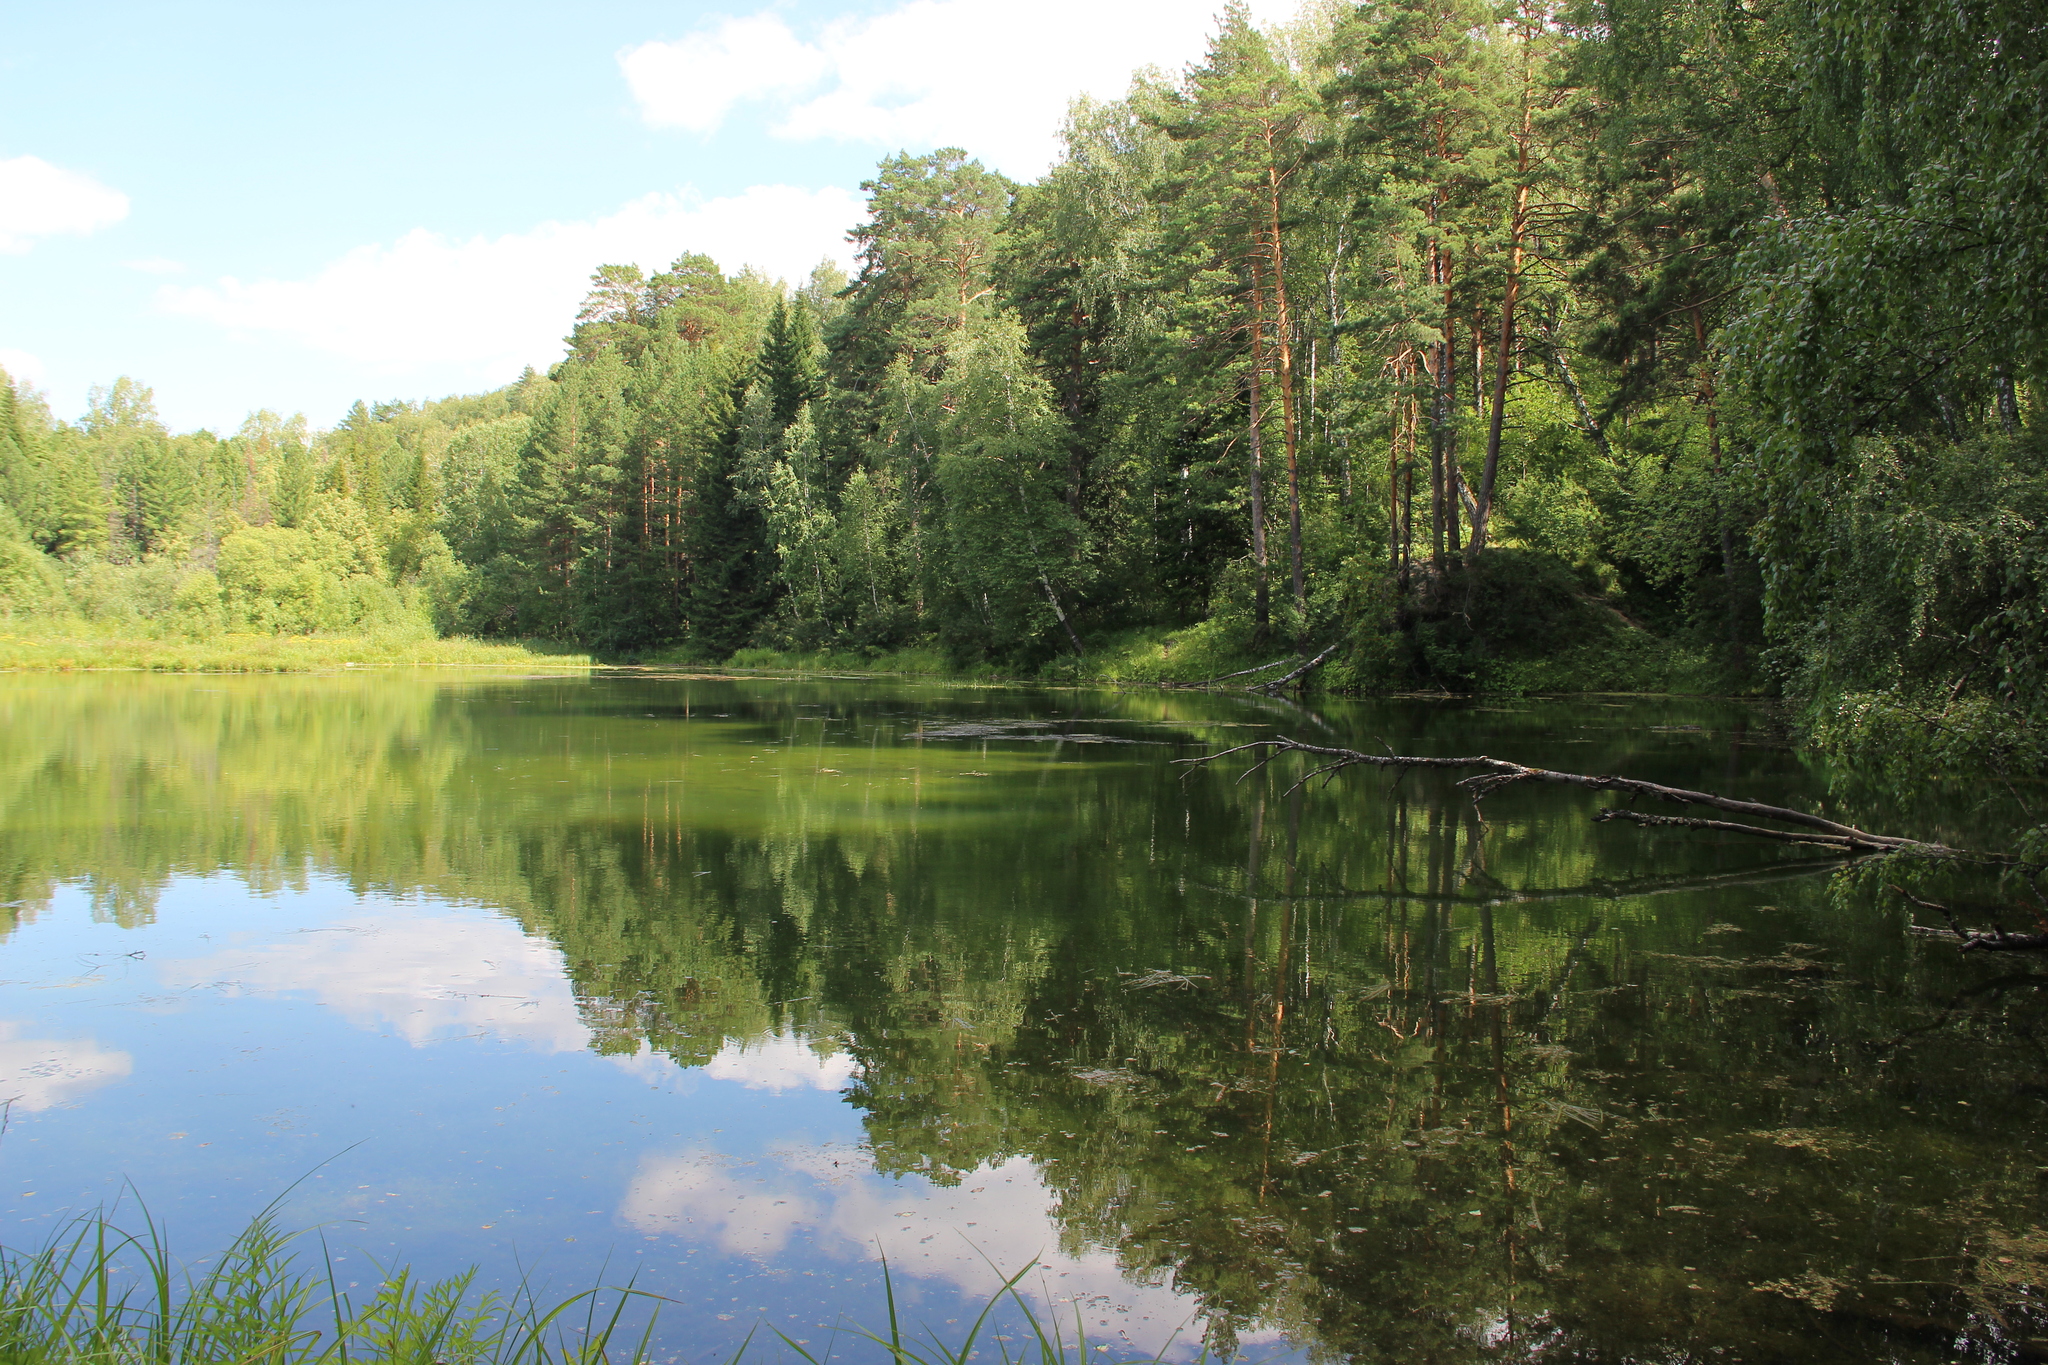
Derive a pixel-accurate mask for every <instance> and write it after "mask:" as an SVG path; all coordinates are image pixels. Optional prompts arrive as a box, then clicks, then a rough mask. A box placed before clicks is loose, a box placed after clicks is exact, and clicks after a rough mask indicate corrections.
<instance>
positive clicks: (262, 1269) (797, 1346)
mask: <svg viewBox="0 0 2048 1365" xmlns="http://www.w3.org/2000/svg"><path fill="white" fill-rule="evenodd" d="M135 1221H137V1222H139V1224H140V1227H139V1230H129V1229H125V1228H123V1227H122V1226H120V1225H119V1224H117V1223H116V1222H115V1221H114V1220H113V1219H112V1218H111V1217H110V1216H109V1215H108V1214H107V1213H106V1211H104V1210H101V1211H98V1212H94V1213H89V1214H85V1215H83V1216H81V1217H79V1218H77V1219H75V1220H73V1221H72V1222H71V1223H70V1224H68V1225H67V1226H65V1227H64V1228H62V1229H60V1230H59V1231H58V1232H57V1233H56V1234H55V1235H53V1236H52V1237H51V1238H50V1240H49V1241H47V1242H45V1243H44V1244H43V1245H42V1246H41V1247H39V1248H37V1249H35V1250H33V1251H20V1250H15V1249H12V1248H7V1247H0V1361H8V1362H23V1363H24V1365H350V1362H352V1361H354V1362H361V1365H609V1363H610V1362H611V1361H614V1360H617V1361H619V1362H622V1365H643V1362H648V1361H651V1360H653V1359H656V1358H665V1357H657V1356H656V1355H655V1353H654V1352H653V1351H652V1350H651V1349H650V1347H651V1343H652V1341H653V1338H654V1329H655V1324H656V1320H657V1316H658V1308H659V1304H660V1302H662V1300H661V1299H660V1297H659V1296H658V1295H654V1294H649V1293H646V1292H644V1291H641V1290H637V1289H635V1288H633V1287H632V1286H631V1285H630V1284H627V1285H623V1286H603V1287H599V1288H594V1289H588V1290H585V1291H583V1292H582V1293H579V1294H572V1295H570V1296H569V1297H567V1298H564V1299H559V1300H552V1301H549V1300H543V1299H542V1298H541V1297H540V1295H539V1293H538V1291H536V1290H534V1289H533V1288H531V1287H530V1285H529V1284H527V1283H522V1284H521V1286H520V1287H519V1288H518V1289H515V1290H514V1291H512V1292H511V1293H510V1294H499V1293H496V1292H495V1291H486V1292H482V1293H479V1292H477V1291H476V1290H475V1288H474V1285H475V1281H476V1273H477V1272H476V1270H475V1268H474V1267H472V1268H471V1269H470V1270H468V1271H465V1272H464V1273H462V1274H460V1275H455V1276H451V1277H450V1278H448V1279H445V1280H440V1281H436V1282H431V1283H430V1282H427V1281H423V1280H419V1279H416V1278H415V1277H414V1276H413V1274H412V1272H411V1271H410V1270H409V1269H407V1268H405V1267H402V1266H393V1267H388V1268H385V1269H384V1270H383V1271H382V1275H383V1278H382V1280H381V1281H380V1282H379V1283H377V1284H376V1285H375V1286H374V1288H373V1289H372V1290H371V1291H370V1293H369V1294H368V1295H366V1296H362V1295H352V1294H351V1293H350V1292H349V1290H347V1289H345V1288H343V1287H342V1286H341V1284H340V1282H339V1281H338V1279H337V1278H336V1275H335V1271H334V1265H333V1262H332V1260H331V1256H330V1253H329V1248H328V1247H327V1244H326V1242H325V1241H324V1240H322V1241H321V1242H319V1243H318V1246H319V1255H318V1260H319V1266H320V1268H319V1269H318V1270H307V1269H304V1268H302V1266H301V1259H302V1258H301V1256H300V1255H299V1254H298V1253H299V1250H300V1247H299V1244H300V1242H301V1240H302V1239H303V1237H304V1234H300V1233H288V1232H284V1231H282V1230H280V1228H279V1226H278V1224H277V1220H276V1217H275V1211H274V1209H273V1210H266V1211H265V1212H264V1213H262V1214H260V1215H258V1216H257V1217H256V1218H255V1219H253V1220H252V1221H251V1222H250V1224H249V1225H248V1227H247V1228H245V1229H243V1231H242V1233H241V1235H240V1236H238V1237H237V1238H236V1239H235V1241H234V1243H233V1244H232V1245H231V1246H229V1247H228V1248H227V1249H226V1250H225V1251H224V1252H222V1253H221V1254H219V1255H217V1256H211V1257H207V1258H204V1259H202V1260H200V1261H196V1262H190V1263H185V1262H181V1261H180V1260H179V1259H178V1258H177V1257H176V1256H175V1255H174V1254H173V1253H172V1250H171V1248H170V1246H169V1245H168V1242H167V1240H166V1237H165V1233H164V1229H163V1228H161V1227H160V1226H158V1225H157V1224H156V1223H154V1222H153V1221H151V1220H150V1219H149V1218H148V1217H147V1215H146V1214H144V1215H141V1216H139V1218H138V1219H137V1220H135ZM303 1259H305V1260H312V1259H313V1257H312V1256H310V1255H309V1256H306V1257H304V1258H303ZM201 1267H204V1269H201ZM1031 1269H1032V1265H1029V1264H1027V1265H1026V1266H1025V1267H1024V1269H1022V1270H1019V1271H1018V1272H1017V1273H1016V1274H1014V1275H1012V1276H1011V1277H1010V1278H1009V1279H1008V1280H1007V1281H1005V1282H1004V1283H1003V1285H1002V1286H1001V1287H1000V1288H999V1289H997V1290H996V1291H995V1293H994V1294H993V1295H991V1296H990V1298H989V1300H988V1301H987V1303H986V1304H985V1305H984V1307H983V1308H982V1310H981V1313H980V1315H979V1316H978V1317H977V1318H975V1320H974V1322H973V1323H972V1324H971V1325H970V1326H969V1327H968V1328H967V1329H966V1331H965V1332H964V1333H961V1334H960V1335H959V1339H957V1340H954V1341H947V1340H944V1339H942V1338H940V1337H939V1336H937V1335H936V1334H935V1333H933V1332H931V1331H929V1330H922V1331H919V1332H913V1331H910V1330H908V1327H907V1324H905V1323H904V1321H903V1320H902V1318H901V1316H900V1314H899V1312H898V1307H897V1302H896V1293H895V1286H894V1284H893V1282H892V1280H891V1278H890V1275H889V1269H888V1266H887V1264H886V1263H884V1265H883V1267H882V1274H881V1276H880V1280H879V1283H878V1284H877V1285H876V1294H875V1301H876V1302H875V1306H876V1307H877V1308H878V1309H879V1310H881V1311H880V1312H879V1313H878V1314H877V1318H878V1321H877V1322H876V1324H875V1326H876V1327H877V1328H879V1330H870V1329H869V1328H867V1327H865V1326H863V1325H861V1324H858V1323H851V1322H850V1323H847V1324H846V1326H845V1329H844V1330H845V1333H846V1336H847V1337H848V1338H849V1339H850V1340H851V1341H852V1342H856V1343H858V1342H865V1343H868V1344H869V1345H872V1346H874V1347H876V1348H879V1349H878V1354H886V1356H887V1358H888V1359H889V1360H890V1361H892V1362H894V1365H966V1362H967V1361H968V1360H969V1359H970V1358H972V1357H974V1356H975V1355H976V1354H977V1350H976V1347H977V1343H978V1342H980V1341H981V1340H983V1339H985V1334H987V1333H988V1332H992V1331H993V1330H994V1329H993V1327H992V1326H991V1322H992V1318H993V1315H994V1313H995V1312H996V1310H997V1309H998V1308H999V1307H1001V1306H1002V1305H1003V1304H1004V1303H1005V1302H1008V1303H1010V1304H1012V1305H1014V1307H1015V1308H1016V1309H1017V1310H1019V1311H1020V1313H1021V1316H1022V1318H1023V1320H1024V1329H1025V1330H1024V1337H1025V1341H1024V1343H1023V1344H1022V1347H1021V1349H1016V1348H1013V1347H1011V1346H1009V1345H1007V1344H1006V1345H1004V1346H1002V1347H1001V1348H1000V1351H999V1355H1000V1358H1001V1360H1003V1361H1004V1362H1007V1363H1008V1365H1082V1362H1084V1361H1089V1360H1093V1359H1096V1358H1097V1356H1098V1354H1099V1353H1101V1352H1102V1351H1103V1349H1104V1348H1103V1347H1100V1346H1098V1347H1095V1348H1094V1349H1093V1351H1091V1350H1090V1348H1089V1346H1088V1343H1087V1338H1086V1333H1085V1331H1084V1330H1083V1327H1082V1323H1081V1320H1080V1317H1079V1312H1078V1310H1076V1315H1075V1321H1074V1323H1073V1330H1074V1336H1073V1337H1072V1338H1071V1339H1069V1338H1068V1337H1067V1336H1066V1334H1065V1332H1064V1331H1062V1330H1061V1327H1060V1325H1059V1324H1058V1323H1057V1322H1048V1321H1045V1320H1043V1319H1041V1318H1040V1317H1039V1316H1038V1314H1037V1313H1036V1312H1035V1311H1034V1310H1033V1309H1032V1307H1031V1305H1030V1303H1029V1302H1028V1301H1027V1300H1026V1299H1025V1298H1024V1297H1023V1296H1022V1295H1021V1294H1019V1293H1018V1292H1017V1290H1016V1286H1017V1284H1018V1282H1019V1281H1020V1280H1022V1279H1023V1278H1024V1276H1025V1275H1026V1273H1028V1272H1029V1271H1030V1270H1031ZM629 1319H631V1320H632V1321H634V1322H636V1323H637V1324H638V1326H637V1328H636V1329H628V1328H627V1327H626V1323H627V1322H628V1320H629ZM1003 1340H1004V1341H1005V1342H1007V1341H1008V1340H1009V1339H1008V1338H1004V1339H1003ZM778 1342H779V1343H780V1345H782V1346H783V1347H786V1348H787V1349H788V1351H789V1352H791V1353H793V1354H795V1355H796V1356H798V1357H800V1358H802V1359H803V1360H806V1361H811V1362H813V1363H814V1365H823V1363H822V1362H819V1361H818V1358H817V1357H816V1356H813V1355H812V1354H811V1353H810V1352H809V1351H807V1350H805V1349H804V1347H803V1345H802V1343H799V1342H796V1341H792V1340H791V1339H790V1338H788V1337H787V1336H784V1335H783V1334H782V1333H781V1332H779V1331H777V1330H776V1329H774V1328H773V1327H768V1328H766V1329H765V1330H757V1332H756V1333H749V1334H748V1336H747V1338H746V1340H745V1342H743V1343H742V1345H741V1346H740V1348H739V1350H738V1352H737V1353H736V1354H735V1355H734V1356H733V1358H732V1360H731V1362H729V1365H741V1362H744V1361H746V1360H748V1359H751V1358H752V1357H754V1356H759V1355H765V1354H774V1355H776V1356H778V1357H780V1356H782V1354H783V1353H782V1352H780V1351H775V1350H773V1347H774V1346H775V1344H777V1343H778ZM762 1348H768V1349H766V1350H764V1349H762ZM1205 1354H1206V1353H1205ZM829 1356H830V1353H829V1352H828V1353H827V1359H829ZM784 1358H786V1357H784ZM1157 1360H1158V1358H1157V1357H1154V1358H1152V1362H1151V1365H1157Z"/></svg>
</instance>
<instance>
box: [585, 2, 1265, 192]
mask: <svg viewBox="0 0 2048 1365" xmlns="http://www.w3.org/2000/svg"><path fill="white" fill-rule="evenodd" d="M1294 7H1295V0H1287V2H1286V3H1284V4H1283V3H1280V2H1279V0H1266V3H1263V4H1260V5H1256V6H1254V14H1255V17H1257V18H1259V19H1261V20H1269V19H1278V18H1286V17H1290V16H1291V15H1292V13H1293V11H1294ZM1221 8H1222V4H1221V0H1115V3H1111V4H1104V3H1102V0H1040V2H1039V3H1037V4H1034V5H1028V6H1019V5H994V4H990V3H988V0H908V3H905V4H902V5H900V6H898V7H897V8H896V9H893V10H889V11H887V12H885V13H882V14H879V15H875V16H872V17H869V18H858V19H841V20H838V21H836V22H834V23H832V24H829V25H827V26H826V27H825V28H824V29H823V30H822V31H821V32H820V33H819V34H818V37H817V39H816V40H815V41H813V42H804V41H802V40H800V39H798V38H797V37H796V35H794V34H793V33H791V32H790V30H789V28H788V27H787V26H786V25H784V23H783V22H782V20H781V19H779V18H777V17H775V16H774V15H773V14H771V13H762V14H758V15H755V16H753V17H751V18H747V19H727V20H724V21H722V22H721V23H720V24H719V25H718V26H717V27H715V28H711V29H706V30H703V31H700V32H698V33H694V34H691V35H690V36H688V37H685V38H681V39H678V40H676V41H674V42H665V43H664V42H650V43H642V44H641V45H639V46H638V47H634V48H631V49H629V50H627V51H625V52H623V53H621V54H620V55H619V66H620V69H621V70H622V71H623V73H624V74H625V77H626V81H627V84H628V86H629V87H630V88H631V90H632V92H633V96H634V98H635V99H636V100H637V101H638V102H639V104H640V111H641V115H642V117H644V118H645V119H646V120H647V122H648V123H650V124H652V125H654V126H656V127H682V128H688V129H692V130H694V131H697V132H709V131H711V130H712V129H713V128H715V127H717V125H718V124H719V122H720V121H721V120H722V119H723V118H724V116H725V115H726V113H727V112H728V111H730V110H731V109H732V107H733V106H734V105H736V104H738V103H739V102H740V101H742V100H749V99H751V100H756V101H767V102H770V103H772V104H773V105H775V106H776V107H777V109H778V111H779V112H780V115H781V117H780V119H779V121H778V122H777V123H775V125H774V131H775V132H776V133H777V134H778V135H780V136H783V137H788V138H803V139H810V138H825V139H834V140H838V141H853V142H865V143H870V144H874V145H876V146H880V147H886V148H891V149H894V148H896V147H912V148H915V147H933V146H959V147H964V148H966V149H967V151H968V152H970V153H971V154H973V155H975V156H978V157H980V158H981V159H982V160H983V161H984V162H985V163H987V164H989V165H991V166H993V167H995V168H996V169H998V170H1001V171H1003V172H1004V173H1006V174H1008V175H1011V176H1016V177H1018V178H1021V179H1030V178H1033V177H1035V176H1037V175H1039V174H1040V173H1042V172H1043V171H1044V170H1045V169H1046V167H1047V166H1049V165H1051V164H1052V161H1053V159H1054V158H1055V156H1056V155H1057V154H1058V151H1059V128H1060V124H1061V122H1062V120H1063V119H1064V118H1065V116H1066V110H1067V105H1068V103H1069V101H1071V100H1072V99H1073V98H1074V97H1075V96H1076V95H1079V94H1083V93H1086V94H1090V95H1093V96H1096V97H1097V98H1102V99H1113V98H1115V97H1117V96H1120V95H1122V94H1123V93H1124V91H1125V90H1126V89H1127V88H1129V85H1130V78H1131V73H1132V72H1133V71H1136V70H1137V69H1139V68H1140V67H1145V66H1160V67H1163V68H1165V69H1167V70H1169V71H1172V70H1176V69H1177V68H1179V67H1180V66H1181V65H1183V64H1185V63H1187V62H1192V61H1198V60H1200V59H1201V57H1202V55H1203V53H1204V52H1205V51H1206V49H1207V41H1208V37H1209V34H1210V32H1211V31H1212V30H1213V28H1214V27H1215V16H1216V14H1217V13H1218V11H1220V10H1221ZM1077 35H1078V36H1077ZM806 96H808V97H806Z"/></svg>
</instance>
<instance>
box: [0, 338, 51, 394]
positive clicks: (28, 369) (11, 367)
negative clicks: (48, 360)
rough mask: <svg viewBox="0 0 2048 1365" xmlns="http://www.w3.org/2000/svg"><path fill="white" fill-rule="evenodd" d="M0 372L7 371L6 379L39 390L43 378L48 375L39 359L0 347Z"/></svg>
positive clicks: (25, 353)
mask: <svg viewBox="0 0 2048 1365" xmlns="http://www.w3.org/2000/svg"><path fill="white" fill-rule="evenodd" d="M0 370H5V371H7V375H8V378H10V379H12V380H13V381H14V382H15V383H17V384H27V385H28V386H30V387H31V388H41V387H42V384H43V376H44V375H45V374H47V373H48V371H47V370H46V369H45V368H44V366H43V362H42V359H41V358H40V357H38V356H32V355H30V354H29V353H28V352H27V351H11V350H8V349H7V348H5V347H0Z"/></svg>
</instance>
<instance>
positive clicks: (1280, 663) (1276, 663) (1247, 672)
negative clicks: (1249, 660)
mask: <svg viewBox="0 0 2048 1365" xmlns="http://www.w3.org/2000/svg"><path fill="white" fill-rule="evenodd" d="M1300 657H1301V656H1300V655H1299V654H1290V655H1288V656H1287V657H1286V658H1284V659H1275V660H1273V662H1272V663H1269V664H1260V665H1259V666H1258V667H1257V668H1240V669H1239V670H1237V672H1235V673H1224V674H1221V675H1219V676H1217V677H1214V678H1204V679H1202V680H1201V681H1200V682H1168V683H1167V684H1165V685H1166V686H1167V687H1186V688H1196V687H1214V686H1215V685H1216V684H1217V683H1220V682H1229V681H1230V680H1231V679H1232V678H1244V677H1249V676H1251V675H1252V674H1254V673H1264V672H1265V671H1266V670H1267V669H1269V668H1281V667H1284V666H1285V665H1287V664H1291V663H1293V662H1294V661H1295V660H1296V659H1298V658H1300ZM1245 686H1246V687H1257V686H1259V684H1257V683H1246V684H1245Z"/></svg>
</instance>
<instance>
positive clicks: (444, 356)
mask: <svg viewBox="0 0 2048 1365" xmlns="http://www.w3.org/2000/svg"><path fill="white" fill-rule="evenodd" d="M862 212H863V207H862V203H861V200H860V198H859V196H857V195H855V194H854V193H853V192H852V191H850V190H843V189H838V188H826V189H820V190H805V189H797V188H794V187H792V186H788V185H756V186H754V187H752V188H751V189H748V190H746V191H745V192H743V193H741V194H737V195H733V196H730V197H727V198H721V199H711V200H701V199H698V198H697V197H695V196H692V195H674V194H650V195H647V196H646V197H644V198H641V199H636V200H634V201H633V202H632V203H629V204H627V205H626V206H625V207H623V208H621V209H620V210H619V211H618V212H617V213H614V214H611V215H609V216H607V217H604V218H599V219H595V220H593V221H589V222H567V223H561V222H549V223H542V224H541V225H540V226H539V227H536V228H534V229H533V230H532V231H530V232H521V233H511V234H508V235H506V236H503V237H472V238H470V239H468V240H467V241H458V240H456V239H454V238H451V237H447V236H445V235H443V234H441V233H438V232H428V231H427V230H425V229H424V228H420V229H415V230H414V231H412V232H409V233H407V234H406V235H405V236H403V237H401V238H399V239H398V240H397V241H395V242H391V243H389V244H383V243H379V244H376V245H371V246H361V247H357V248H356V249H355V250H353V251H350V252H349V253H347V254H346V255H344V256H342V257H341V258H340V259H338V260H335V261H332V262H330V263H329V264H327V265H326V266H324V267H323V268H321V269H320V270H318V271H317V272H315V273H314V274H312V275H310V276H308V277H306V278H303V279H296V280H273V279H259V280H240V279H235V278H232V277H228V278H223V279H221V280H218V281H216V282H215V283H213V284H211V285H198V286H179V285H166V286H164V287H163V288H162V289H161V290H159V291H158V294H157V298H158V302H159V303H160V304H161V306H163V307H164V308H166V309H168V310H169V311H171V312H174V313H183V314H187V315H189V316H192V317H197V318H204V319H205V320H207V321H209V322H213V323H217V324H219V325H220V326H222V327H225V328H229V329H230V330H232V331H235V332H239V333H244V334H264V333H268V334H275V335H283V336H286V337H290V338H292V339H293V340H295V341H298V342H300V343H301V344H303V345H305V346H308V347H311V348H312V349H314V350H319V351H326V352H329V353H331V354H334V355H339V356H344V357H347V358H348V359H351V360H355V361H360V362H362V363H364V364H365V365H367V366H369V367H370V368H372V369H373V370H375V371H376V372H379V373H384V374H403V373H405V372H407V371H408V370H412V369H416V368H418V367H422V366H440V365H446V364H451V363H452V364H456V365H461V366H464V367H466V373H468V374H469V375H470V376H472V377H473V378H474V379H475V380H476V381H478V382H488V383H494V384H496V383H504V382H505V381H507V380H508V379H510V378H512V377H513V376H515V375H516V374H517V373H518V371H519V368H520V367H521V366H523V365H534V366H538V367H545V366H547V365H550V364H552V363H554V362H555V361H556V360H559V359H560V358H561V355H562V344H561V338H562V336H563V334H564V333H566V332H567V331H568V330H569V328H570V325H571V323H572V322H573V320H574V318H575V316H576V308H577V305H578V304H579V303H581V302H582V299H583V295H584V293H585V291H586V289H587V288H588V285H589V280H590V272H591V271H593V270H595V269H596V268H597V267H598V266H600V265H603V264H607V263H611V262H634V263H637V264H640V265H642V266H644V267H646V268H648V269H652V270H658V269H660V268H662V267H663V266H666V265H667V264H668V263H669V262H670V261H672V260H673V259H675V258H676V257H677V256H679V255H681V254H683V253H684V252H686V251H696V252H702V253H704V254H705V255H708V256H710V257H712V258H713V259H714V260H716V261H717V262H718V263H719V265H720V266H721V267H722V268H724V269H725V270H727V271H728V272H737V271H738V270H740V269H741V268H742V267H744V266H749V265H751V266H755V267H757V268H759V269H761V270H763V271H766V272H767V273H768V274H769V275H771V276H777V277H781V278H784V279H788V280H792V281H798V280H801V279H803V278H804V277H805V276H807V275H808V274H809V273H810V270H811V267H813V266H815V265H816V264H817V263H818V261H819V260H820V258H822V257H826V256H831V257H833V258H834V259H836V260H839V261H841V262H842V263H845V264H850V263H851V257H850V256H849V255H848V252H847V246H846V230H847V229H848V228H850V227H852V226H853V225H854V223H855V222H857V221H858V220H859V219H860V217H861V214H862Z"/></svg>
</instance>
